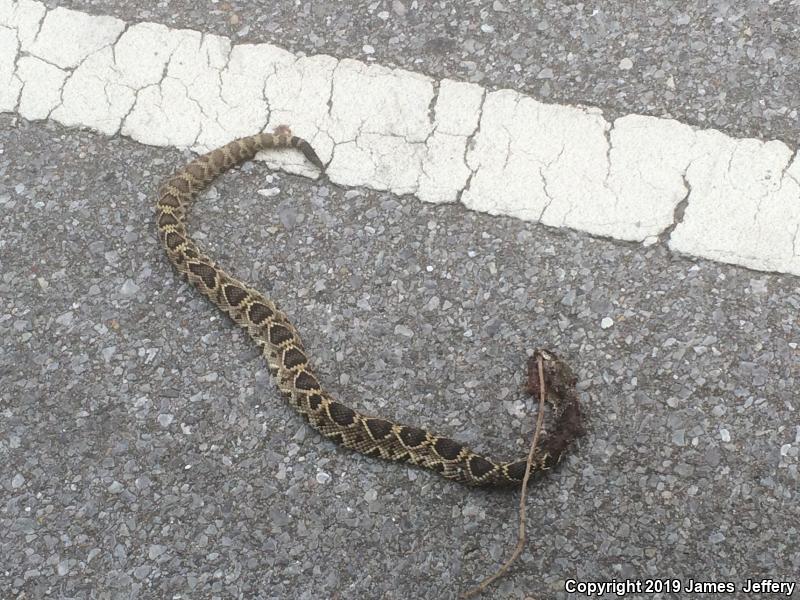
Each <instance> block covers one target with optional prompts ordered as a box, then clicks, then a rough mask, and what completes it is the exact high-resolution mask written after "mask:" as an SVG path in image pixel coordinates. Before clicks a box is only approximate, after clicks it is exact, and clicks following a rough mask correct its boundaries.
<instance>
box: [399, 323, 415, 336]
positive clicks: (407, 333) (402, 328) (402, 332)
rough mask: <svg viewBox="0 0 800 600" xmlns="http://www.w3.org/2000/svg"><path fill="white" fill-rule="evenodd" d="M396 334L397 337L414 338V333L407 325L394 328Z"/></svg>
mask: <svg viewBox="0 0 800 600" xmlns="http://www.w3.org/2000/svg"><path fill="white" fill-rule="evenodd" d="M394 332H395V333H396V334H397V335H402V336H404V337H414V332H413V331H411V329H409V328H408V327H406V326H405V325H396V326H395V328H394Z"/></svg>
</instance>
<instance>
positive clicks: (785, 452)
mask: <svg viewBox="0 0 800 600" xmlns="http://www.w3.org/2000/svg"><path fill="white" fill-rule="evenodd" d="M791 449H792V445H791V444H784V445H783V446H781V456H786V455H788V454H789V450H791Z"/></svg>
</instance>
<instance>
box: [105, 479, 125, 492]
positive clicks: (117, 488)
mask: <svg viewBox="0 0 800 600" xmlns="http://www.w3.org/2000/svg"><path fill="white" fill-rule="evenodd" d="M124 489H125V486H123V485H122V484H121V483H120V482H119V481H116V480H115V481H112V482H111V485H110V486H108V491H109V493H110V494H119V493H120V492H121V491H122V490H124Z"/></svg>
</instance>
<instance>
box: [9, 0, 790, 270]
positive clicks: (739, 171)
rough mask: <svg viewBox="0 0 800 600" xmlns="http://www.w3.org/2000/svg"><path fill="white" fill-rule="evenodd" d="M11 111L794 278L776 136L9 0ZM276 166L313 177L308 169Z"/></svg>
mask: <svg viewBox="0 0 800 600" xmlns="http://www.w3.org/2000/svg"><path fill="white" fill-rule="evenodd" d="M0 112H16V113H19V114H20V115H21V116H23V117H25V118H27V119H47V118H49V119H53V120H55V121H58V122H60V123H63V124H65V125H68V126H79V127H89V128H92V129H95V130H97V131H99V132H102V133H104V134H107V135H113V134H116V133H121V134H122V135H126V136H130V137H131V138H133V139H135V140H138V141H140V142H143V143H146V144H152V145H158V146H177V147H189V148H192V149H194V150H197V151H204V150H207V149H210V148H213V147H216V146H218V145H221V144H223V143H225V142H227V141H229V140H231V139H233V138H235V137H239V136H242V135H248V134H251V133H253V132H256V131H260V130H263V129H271V128H273V127H275V126H276V125H279V124H284V123H285V124H289V125H291V127H292V129H293V130H294V132H295V133H297V135H300V136H303V137H306V138H307V139H308V140H309V141H310V142H311V143H312V144H313V145H314V147H315V148H316V149H317V151H318V152H319V154H320V156H321V157H322V158H323V160H325V161H326V162H327V161H330V166H329V169H328V174H329V176H330V178H331V180H332V181H333V182H335V183H338V184H341V185H344V186H351V185H360V186H366V187H369V188H372V189H378V190H389V191H391V192H394V193H397V194H408V193H410V194H416V195H417V196H418V197H419V198H420V199H422V200H424V201H426V202H454V201H458V200H460V201H461V202H463V204H464V205H465V206H467V207H469V208H471V209H474V210H478V211H483V212H488V213H491V214H504V215H512V216H515V217H518V218H520V219H525V220H529V221H536V222H542V223H544V224H546V225H551V226H554V227H569V228H573V229H578V230H581V231H586V232H589V233H593V234H598V235H603V236H609V237H613V238H617V239H621V240H632V241H638V242H643V243H652V242H654V241H656V240H657V239H658V238H659V237H660V236H664V235H667V234H668V235H669V245H670V247H671V248H672V249H673V250H675V251H678V252H682V253H686V254H690V255H694V256H700V257H705V258H710V259H713V260H719V261H723V262H728V263H734V264H739V265H744V266H747V267H751V268H754V269H759V270H766V271H778V272H785V273H792V274H795V275H800V159H798V157H797V152H796V151H794V150H793V149H791V148H789V147H788V146H786V145H785V144H784V143H782V142H779V141H770V142H762V141H759V140H754V139H736V138H732V137H729V136H726V135H724V134H722V133H720V132H718V131H715V130H701V129H696V128H693V127H690V126H688V125H684V124H681V123H679V122H677V121H674V120H670V119H659V118H655V117H645V116H640V115H628V116H625V117H621V118H619V119H616V120H615V121H614V122H613V123H612V122H609V121H607V120H606V119H605V118H604V117H603V113H602V112H601V111H600V110H599V109H594V108H587V107H575V106H562V105H555V104H543V103H541V102H538V101H536V100H534V99H533V98H531V97H528V96H525V95H523V94H520V93H518V92H515V91H511V90H499V91H488V90H486V89H484V88H482V87H480V86H478V85H474V84H469V83H460V82H456V81H451V80H446V79H445V80H442V81H435V80H433V79H431V78H430V77H426V76H424V75H420V74H417V73H412V72H409V71H405V70H402V69H388V68H385V67H381V66H378V65H367V64H365V63H363V62H359V61H355V60H350V59H343V60H337V59H335V58H333V57H330V56H324V55H317V56H310V57H300V56H297V55H294V54H291V53H289V52H287V51H285V50H282V49H280V48H278V47H276V46H273V45H270V44H256V45H252V44H243V45H238V46H233V45H232V44H231V41H230V40H229V39H227V38H224V37H220V36H215V35H205V34H201V33H199V32H196V31H190V30H175V29H169V28H167V27H164V26H162V25H158V24H153V23H140V24H133V25H129V24H126V23H124V22H123V21H120V20H119V19H115V18H112V17H106V16H93V15H87V14H84V13H81V12H76V11H72V10H67V9H64V8H56V9H53V10H47V9H46V8H45V6H44V5H43V4H41V3H39V2H34V1H32V0H20V1H11V0H0ZM267 159H268V160H269V161H270V162H274V163H277V164H279V166H281V167H282V168H285V169H286V170H289V171H293V172H297V173H301V174H305V175H311V176H313V175H314V173H313V172H312V171H311V170H310V169H309V168H308V167H307V165H305V164H303V163H302V161H301V160H300V159H299V158H297V157H294V156H288V157H287V156H286V155H280V156H278V155H271V156H267ZM681 203H685V211H684V212H683V218H682V219H681V220H680V221H679V222H677V223H675V214H676V209H677V208H678V206H679V205H681ZM677 212H680V211H677Z"/></svg>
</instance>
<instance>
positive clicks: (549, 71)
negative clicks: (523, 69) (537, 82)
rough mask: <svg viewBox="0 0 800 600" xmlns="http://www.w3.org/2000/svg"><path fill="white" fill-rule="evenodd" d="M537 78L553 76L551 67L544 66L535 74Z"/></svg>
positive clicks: (550, 77)
mask: <svg viewBox="0 0 800 600" xmlns="http://www.w3.org/2000/svg"><path fill="white" fill-rule="evenodd" d="M536 78H537V79H552V78H553V69H550V68H547V67H545V68H544V69H542V70H541V71H539V74H538V75H537V76H536Z"/></svg>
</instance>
